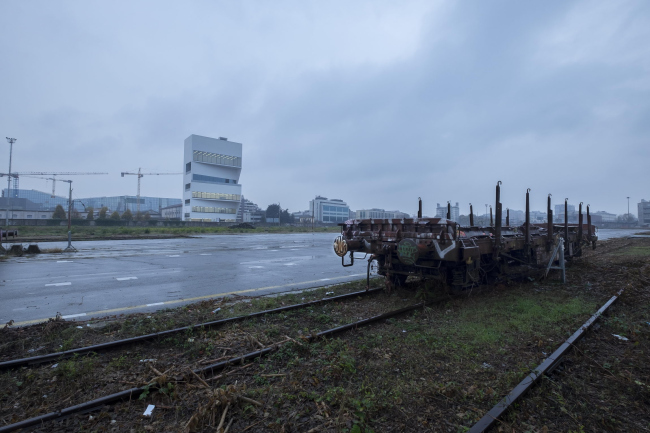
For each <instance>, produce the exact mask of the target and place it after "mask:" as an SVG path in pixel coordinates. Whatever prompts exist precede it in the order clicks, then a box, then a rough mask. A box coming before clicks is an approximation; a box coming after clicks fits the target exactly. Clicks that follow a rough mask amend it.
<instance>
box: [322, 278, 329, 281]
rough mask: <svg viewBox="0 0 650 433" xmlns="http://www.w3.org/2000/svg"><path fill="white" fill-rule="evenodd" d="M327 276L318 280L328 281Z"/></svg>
mask: <svg viewBox="0 0 650 433" xmlns="http://www.w3.org/2000/svg"><path fill="white" fill-rule="evenodd" d="M329 280H330V279H329V278H321V279H320V281H329Z"/></svg>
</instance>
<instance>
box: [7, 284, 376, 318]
mask: <svg viewBox="0 0 650 433" xmlns="http://www.w3.org/2000/svg"><path fill="white" fill-rule="evenodd" d="M365 275H366V274H352V275H343V276H340V277H332V278H328V279H327V280H340V279H344V278H352V277H361V276H365ZM322 281H324V280H322V279H321V280H311V281H301V282H299V283H289V284H282V285H279V286H266V287H258V288H256V289H246V290H237V291H234V292H224V293H215V294H213V295H205V296H195V297H193V298H183V299H174V300H171V301H165V302H157V303H155V304H144V305H134V306H131V307H121V308H111V309H108V310H100V311H92V312H89V313H80V314H71V315H68V316H61V317H62V318H63V319H69V318H74V317H82V316H88V317H97V316H101V315H104V314H111V313H118V312H121V311H130V310H137V309H140V308H146V307H151V306H155V305H173V304H182V303H187V302H193V301H202V300H204V299H213V298H220V297H223V296H228V295H239V294H242V293H252V292H259V291H261V290H273V289H283V288H287V287H293V286H300V285H303V284H314V283H320V282H322ZM49 319H50V318H49V317H48V318H46V319H36V320H25V321H24V322H15V323H14V324H13V326H24V325H33V324H35V323H42V322H47V321H48V320H49Z"/></svg>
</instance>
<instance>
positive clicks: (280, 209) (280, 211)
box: [278, 202, 282, 227]
mask: <svg viewBox="0 0 650 433" xmlns="http://www.w3.org/2000/svg"><path fill="white" fill-rule="evenodd" d="M281 216H282V208H281V207H280V202H278V227H279V226H280V225H281V224H280V217H281Z"/></svg>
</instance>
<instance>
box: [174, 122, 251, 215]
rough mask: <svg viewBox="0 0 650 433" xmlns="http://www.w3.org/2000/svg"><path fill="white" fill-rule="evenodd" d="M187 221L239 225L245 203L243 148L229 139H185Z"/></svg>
mask: <svg viewBox="0 0 650 433" xmlns="http://www.w3.org/2000/svg"><path fill="white" fill-rule="evenodd" d="M183 159H184V163H185V164H184V168H185V170H184V171H185V175H184V176H183V220H184V221H235V219H236V216H237V209H238V207H239V203H240V201H241V185H240V184H239V175H240V174H241V164H242V161H241V160H242V145H241V143H235V142H232V141H228V139H227V138H225V137H219V139H216V138H209V137H202V136H200V135H194V134H192V135H190V136H189V137H187V138H186V139H185V151H184V158H183Z"/></svg>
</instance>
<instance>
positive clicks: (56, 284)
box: [45, 281, 72, 287]
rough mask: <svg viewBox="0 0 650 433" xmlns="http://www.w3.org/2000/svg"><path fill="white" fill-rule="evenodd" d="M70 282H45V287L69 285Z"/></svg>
mask: <svg viewBox="0 0 650 433" xmlns="http://www.w3.org/2000/svg"><path fill="white" fill-rule="evenodd" d="M70 284H72V283H71V282H70V281H68V282H65V283H51V284H46V285H45V287H47V286H69V285H70Z"/></svg>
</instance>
